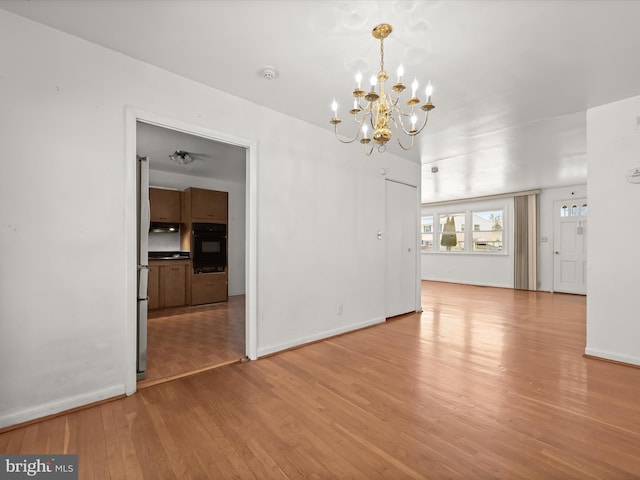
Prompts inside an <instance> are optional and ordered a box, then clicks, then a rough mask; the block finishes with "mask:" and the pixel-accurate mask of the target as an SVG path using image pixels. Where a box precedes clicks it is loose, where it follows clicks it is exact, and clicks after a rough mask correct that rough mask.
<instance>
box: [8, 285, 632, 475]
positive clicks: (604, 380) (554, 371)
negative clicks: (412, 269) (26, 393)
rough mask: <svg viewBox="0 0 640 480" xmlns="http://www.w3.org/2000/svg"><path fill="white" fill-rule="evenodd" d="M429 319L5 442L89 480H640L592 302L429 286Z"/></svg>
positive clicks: (622, 396) (627, 382)
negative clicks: (67, 459) (599, 346)
mask: <svg viewBox="0 0 640 480" xmlns="http://www.w3.org/2000/svg"><path fill="white" fill-rule="evenodd" d="M422 297H423V301H422V305H423V308H424V312H423V313H422V314H409V315H405V316H402V317H399V318H397V319H394V320H392V321H389V322H387V323H385V324H382V325H378V326H375V327H371V328H367V329H364V330H361V331H358V332H354V333H350V334H346V335H342V336H339V337H335V338H332V339H329V340H326V341H321V342H317V343H314V344H312V345H308V346H305V347H302V348H299V349H295V350H290V351H287V352H283V353H281V354H276V355H273V356H270V357H268V358H264V359H261V360H258V361H255V362H248V363H237V364H233V365H229V366H226V367H224V368H219V369H215V370H211V371H208V372H205V373H202V374H198V375H194V376H191V377H187V378H184V379H180V380H176V381H172V382H167V383H163V384H160V385H156V386H152V387H149V388H145V389H143V390H141V391H140V392H139V393H137V394H136V395H133V396H131V397H128V398H125V399H121V400H117V401H114V402H110V403H107V404H103V405H101V406H97V407H94V408H90V409H87V410H84V411H81V412H76V413H73V414H69V415H64V416H60V417H58V418H55V419H52V420H47V421H44V422H40V423H37V424H34V425H30V426H27V427H24V428H20V429H17V430H14V431H11V432H7V433H4V434H2V435H0V452H3V453H18V452H20V453H49V452H50V453H67V452H68V453H77V454H78V455H79V463H80V478H82V479H83V480H88V479H125V478H131V479H139V478H149V479H151V478H157V479H207V478H211V479H225V478H241V479H253V478H255V479H280V478H283V479H287V478H311V479H320V478H338V479H343V478H359V479H378V478H387V479H407V478H414V479H440V478H459V479H467V480H468V479H489V478H503V479H520V478H530V479H606V480H609V479H632V478H640V401H639V399H640V369H636V368H631V367H627V366H621V365H616V364H613V363H608V362H604V361H598V360H594V359H588V358H584V357H583V351H584V345H585V298H584V297H581V296H574V295H565V294H550V293H541V292H538V293H535V292H524V291H514V290H509V289H494V288H482V287H472V286H462V285H453V284H444V283H431V282H424V283H423V293H422Z"/></svg>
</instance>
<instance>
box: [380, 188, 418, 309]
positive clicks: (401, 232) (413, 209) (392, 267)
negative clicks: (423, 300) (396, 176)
mask: <svg viewBox="0 0 640 480" xmlns="http://www.w3.org/2000/svg"><path fill="white" fill-rule="evenodd" d="M385 183H386V220H385V223H386V228H385V240H386V241H385V246H386V272H385V282H386V299H385V305H386V308H385V314H386V317H387V318H389V317H394V316H396V315H400V314H403V313H408V312H415V311H416V305H417V302H416V292H417V287H416V283H417V274H418V273H417V272H418V249H417V245H418V200H417V198H418V197H417V189H416V187H412V186H410V185H405V184H403V183H398V182H394V181H390V180H387V181H386V182H385Z"/></svg>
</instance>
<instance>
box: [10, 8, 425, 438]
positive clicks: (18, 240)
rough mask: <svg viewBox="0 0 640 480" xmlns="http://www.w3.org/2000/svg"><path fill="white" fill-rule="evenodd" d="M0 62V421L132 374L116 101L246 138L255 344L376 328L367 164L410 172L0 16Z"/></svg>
mask: <svg viewBox="0 0 640 480" xmlns="http://www.w3.org/2000/svg"><path fill="white" fill-rule="evenodd" d="M0 58H2V62H0V105H2V108H0V135H1V136H2V138H1V140H2V148H3V155H4V159H5V160H4V161H2V162H1V163H0V205H2V209H1V210H0V226H1V229H0V246H1V248H0V286H1V290H0V320H1V322H0V365H1V367H0V385H2V388H1V389H0V427H3V426H6V425H10V424H14V423H18V422H22V421H26V420H29V419H31V418H36V417H41V416H44V415H48V414H51V413H55V412H57V411H61V410H64V409H68V408H72V407H75V406H78V405H83V404H86V403H90V402H93V401H97V400H100V399H103V398H106V397H111V396H114V395H118V394H121V393H123V392H124V391H125V384H126V382H128V381H129V379H130V378H131V375H132V371H131V365H130V364H129V359H130V358H131V352H130V351H128V347H129V346H128V345H125V341H126V340H127V339H128V335H129V330H128V329H129V328H130V325H129V324H128V323H127V322H128V321H129V320H130V318H131V314H132V311H131V310H133V308H131V307H130V306H131V305H135V301H134V300H132V299H133V298H134V295H135V291H134V289H131V288H127V284H130V283H131V281H130V280H129V279H130V278H135V273H134V272H135V262H132V261H131V258H132V254H131V252H130V251H129V250H130V246H131V244H133V242H132V241H131V239H130V238H128V237H127V235H126V234H125V233H124V232H125V231H131V226H130V225H129V220H130V219H133V218H135V206H134V205H133V204H131V205H130V204H129V203H128V202H127V201H126V199H127V198H130V199H133V198H135V194H134V193H132V192H130V191H128V189H129V183H131V182H127V181H126V178H128V176H129V175H130V173H128V172H130V169H131V168H132V167H131V165H132V164H131V163H130V162H135V159H134V158H125V157H126V156H125V154H124V152H125V146H126V145H127V144H128V143H127V131H126V128H125V118H126V115H125V110H126V109H125V106H133V107H135V108H136V109H140V110H144V111H149V112H156V113H157V114H159V115H163V116H166V117H170V118H174V119H177V120H178V121H180V122H184V123H188V124H194V125H200V126H202V128H206V129H210V130H213V131H217V132H227V133H228V134H229V135H233V136H237V137H239V138H248V139H252V141H254V142H256V144H257V149H256V150H257V162H256V163H257V180H256V182H257V188H256V191H257V205H258V207H257V238H258V240H257V271H258V279H257V292H256V293H257V312H258V326H257V327H258V332H257V333H258V335H257V337H258V352H259V353H260V354H264V353H268V352H272V351H276V350H278V349H281V348H285V347H287V346H291V345H296V344H299V343H301V342H305V341H309V340H313V339H316V338H322V337H324V336H327V335H330V334H334V333H339V332H342V331H346V330H350V329H353V328H356V327H359V326H364V325H369V324H372V323H376V322H379V321H383V320H384V304H383V299H384V296H385V295H384V278H383V272H384V254H383V252H384V248H383V245H382V242H380V241H379V240H377V237H376V232H377V231H378V230H380V229H382V228H383V226H384V225H383V224H384V217H383V216H384V210H385V209H384V176H382V175H381V174H380V169H381V168H386V170H387V172H388V173H387V176H388V177H389V178H393V179H397V180H402V181H404V182H406V183H411V184H414V185H418V186H419V182H420V166H419V165H417V164H413V163H411V162H408V161H404V160H401V159H399V158H398V157H394V156H393V155H390V154H385V155H377V156H373V157H371V158H364V156H363V155H362V153H361V148H360V147H361V146H360V145H351V146H345V145H342V144H340V143H339V142H337V141H336V140H335V139H334V138H333V133H332V132H330V131H329V130H324V129H320V128H318V127H315V126H312V125H309V124H306V123H303V122H301V121H299V120H296V119H294V118H292V117H288V116H285V115H282V114H279V113H277V112H274V111H272V110H268V109H266V108H263V107H260V106H258V105H255V104H252V103H249V102H246V101H243V100H241V99H238V98H236V97H233V96H230V95H227V94H224V93H222V92H219V91H216V90H213V89H211V88H208V87H206V86H204V85H202V84H199V83H196V82H192V81H189V80H187V79H185V78H182V77H180V76H178V75H175V74H172V73H169V72H166V71H163V70H160V69H158V68H155V67H153V66H150V65H147V64H144V63H142V62H139V61H136V60H133V59H131V58H128V57H125V56H123V55H121V54H118V53H116V52H112V51H109V50H106V49H103V48H101V47H99V46H96V45H93V44H91V43H88V42H85V41H82V40H79V39H77V38H74V37H71V36H69V35H66V34H63V33H61V32H58V31H55V30H53V29H50V28H48V27H45V26H42V25H39V24H37V23H34V22H31V21H28V20H26V19H23V18H21V17H18V16H15V15H12V14H9V13H7V12H5V11H3V10H0ZM221 112H223V113H224V114H221ZM132 156H134V155H132ZM337 303H342V304H343V305H344V308H343V313H342V315H338V314H337V312H336V304H337Z"/></svg>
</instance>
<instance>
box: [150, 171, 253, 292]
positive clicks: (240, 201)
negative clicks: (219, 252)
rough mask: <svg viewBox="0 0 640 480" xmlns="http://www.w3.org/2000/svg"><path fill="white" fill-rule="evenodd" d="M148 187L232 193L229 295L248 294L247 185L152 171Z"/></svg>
mask: <svg viewBox="0 0 640 480" xmlns="http://www.w3.org/2000/svg"><path fill="white" fill-rule="evenodd" d="M149 184H150V185H151V186H159V187H166V188H174V189H176V190H185V189H187V188H189V187H197V188H206V189H209V190H218V191H221V192H228V193H229V224H228V226H227V228H228V229H229V231H228V237H229V240H228V241H229V247H228V248H229V251H228V257H229V258H228V262H229V266H228V272H229V295H243V294H244V293H245V219H246V215H245V209H246V203H247V202H246V201H245V196H246V188H245V185H244V184H238V183H233V182H225V181H222V180H217V179H213V178H204V177H194V176H192V175H181V174H178V173H169V172H163V171H160V170H150V171H149Z"/></svg>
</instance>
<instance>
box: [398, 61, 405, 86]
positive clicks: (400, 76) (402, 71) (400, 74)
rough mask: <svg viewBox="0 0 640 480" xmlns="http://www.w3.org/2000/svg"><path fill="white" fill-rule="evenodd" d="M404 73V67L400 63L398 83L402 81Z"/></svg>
mask: <svg viewBox="0 0 640 480" xmlns="http://www.w3.org/2000/svg"><path fill="white" fill-rule="evenodd" d="M402 75H404V67H403V66H402V64H400V66H399V67H398V83H402Z"/></svg>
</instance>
